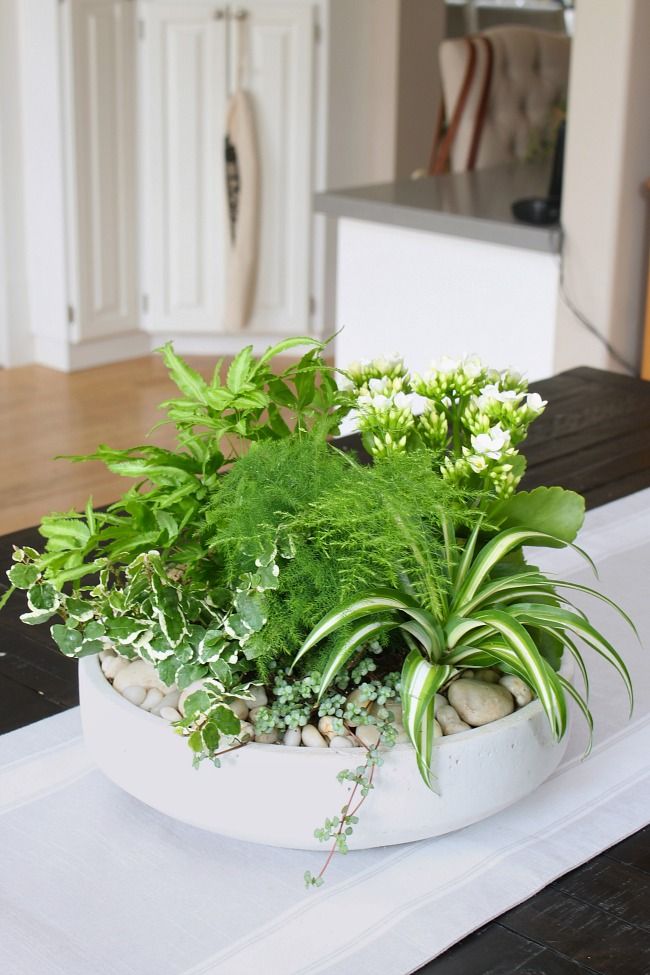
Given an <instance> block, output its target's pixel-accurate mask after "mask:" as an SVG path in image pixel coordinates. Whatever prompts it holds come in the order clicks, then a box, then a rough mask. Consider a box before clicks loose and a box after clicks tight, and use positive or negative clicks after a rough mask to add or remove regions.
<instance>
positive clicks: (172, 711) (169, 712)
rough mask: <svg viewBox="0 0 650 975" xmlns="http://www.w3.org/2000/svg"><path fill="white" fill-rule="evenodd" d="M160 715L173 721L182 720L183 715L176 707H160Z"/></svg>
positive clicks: (166, 719)
mask: <svg viewBox="0 0 650 975" xmlns="http://www.w3.org/2000/svg"><path fill="white" fill-rule="evenodd" d="M160 717H161V718H163V719H164V720H165V721H169V722H170V723H171V722H172V721H180V717H181V716H180V714H179V713H178V711H177V710H176V708H169V707H166V708H161V709H160Z"/></svg>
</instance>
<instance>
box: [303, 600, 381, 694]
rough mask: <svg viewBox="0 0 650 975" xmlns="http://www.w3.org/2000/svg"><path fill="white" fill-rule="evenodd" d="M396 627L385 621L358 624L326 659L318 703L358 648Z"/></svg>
mask: <svg viewBox="0 0 650 975" xmlns="http://www.w3.org/2000/svg"><path fill="white" fill-rule="evenodd" d="M396 625H397V624H396V623H395V622H392V621H390V620H386V619H383V620H371V621H370V622H368V623H366V622H363V623H359V624H358V625H357V626H356V627H355V628H354V629H353V630H352V632H351V633H349V634H348V635H347V636H346V638H345V639H344V640H343V641H342V642H341V643H340V644H339V646H337V647H336V649H335V650H333V651H332V653H331V654H330V656H329V657H328V659H327V663H326V664H325V668H324V670H323V675H322V677H321V681H320V687H319V689H318V701H320V700H321V698H322V697H323V694H324V693H325V691H326V690H327V688H328V687H329V686H330V684H331V683H332V681H333V680H334V678H335V677H336V675H337V674H338V673H340V671H341V670H342V669H343V667H345V665H346V663H347V662H348V660H349V659H350V657H352V655H353V654H354V653H355V652H356V651H357V650H358V649H359V647H362V646H363V645H364V644H366V643H370V642H371V641H372V640H375V639H376V638H377V637H378V636H379V635H380V634H381V633H385V632H386V631H387V630H390V629H393V628H394V627H395V626H396Z"/></svg>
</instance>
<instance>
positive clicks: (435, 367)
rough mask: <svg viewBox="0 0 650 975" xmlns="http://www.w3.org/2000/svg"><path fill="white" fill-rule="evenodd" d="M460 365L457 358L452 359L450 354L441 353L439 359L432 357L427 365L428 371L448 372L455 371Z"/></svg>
mask: <svg viewBox="0 0 650 975" xmlns="http://www.w3.org/2000/svg"><path fill="white" fill-rule="evenodd" d="M459 365H460V362H459V360H458V359H452V358H451V356H448V355H442V356H440V358H439V359H434V360H433V362H432V363H431V365H430V366H429V372H430V373H434V374H435V373H437V372H442V373H445V374H448V373H450V372H456V370H457V369H458V367H459Z"/></svg>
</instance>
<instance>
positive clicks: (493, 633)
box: [294, 525, 636, 786]
mask: <svg viewBox="0 0 650 975" xmlns="http://www.w3.org/2000/svg"><path fill="white" fill-rule="evenodd" d="M479 531H480V525H476V526H475V528H474V529H473V531H472V532H471V533H470V535H469V538H468V541H467V543H466V545H465V547H464V549H463V550H462V551H459V552H457V553H456V557H455V558H450V559H448V560H447V563H446V564H447V568H448V577H447V579H446V580H445V583H444V585H445V587H446V597H445V600H444V601H441V602H440V603H439V605H445V606H446V607H447V608H446V611H445V612H444V614H442V615H441V614H438V615H437V616H436V615H435V613H434V612H432V611H431V609H430V608H429V607H424V606H422V605H421V604H418V601H417V600H416V599H414V598H413V596H412V595H408V594H405V593H404V592H402V591H400V590H399V589H394V590H386V589H378V590H376V591H374V592H367V593H364V594H360V595H359V596H357V597H355V598H351V599H349V600H347V601H346V602H345V603H343V604H341V605H340V606H338V607H337V608H335V609H334V610H332V611H330V612H329V613H327V614H326V615H325V616H324V617H323V618H322V619H321V620H320V621H319V623H318V624H317V625H316V626H315V627H314V628H313V630H312V631H311V633H310V634H309V636H308V637H307V639H306V640H305V641H304V643H303V645H302V647H301V648H300V650H299V651H298V653H297V655H296V657H295V660H294V664H295V663H296V662H298V661H299V660H300V659H301V658H302V657H303V656H304V655H305V654H307V653H308V652H309V651H310V650H311V649H312V648H313V647H314V646H316V644H318V643H319V642H320V641H321V640H323V639H324V638H325V637H327V636H330V635H331V634H332V633H334V632H336V631H337V629H338V628H340V627H345V626H348V625H349V624H351V623H354V630H353V633H354V634H356V636H354V637H352V636H350V637H349V638H348V640H347V641H346V642H345V644H344V645H343V646H340V647H337V648H336V649H335V650H334V651H333V652H332V653H331V655H330V657H329V659H328V660H327V662H326V665H325V670H324V674H323V681H322V685H321V696H322V694H323V693H324V692H325V690H326V689H327V687H328V686H329V685H330V684H331V682H332V681H333V680H334V679H335V677H336V676H337V675H338V674H340V673H341V671H342V670H343V669H344V668H345V667H346V666H347V665H348V663H349V661H350V659H351V658H353V657H354V654H355V650H356V648H358V647H359V646H360V643H361V640H360V639H358V637H359V636H360V634H361V633H362V632H363V630H364V629H367V630H368V631H369V630H370V628H371V627H372V626H373V623H374V624H375V626H376V627H377V628H378V630H379V628H381V630H382V632H386V631H387V630H388V629H393V630H394V631H396V632H401V633H402V635H403V637H404V641H405V644H406V646H407V648H409V652H408V653H407V656H406V658H405V660H404V664H403V667H402V675H401V697H402V705H403V708H404V726H405V728H406V731H407V732H408V735H409V738H410V740H411V742H412V744H413V746H414V748H415V751H416V756H417V762H418V767H419V769H420V772H421V775H422V778H423V779H424V781H425V782H426V784H427V785H428V786H431V785H432V773H431V761H432V752H433V728H434V724H433V722H434V718H435V694H436V692H437V691H438V690H439V689H440V688H441V687H443V686H444V685H445V684H447V683H448V682H449V681H450V680H451V679H453V677H455V676H456V674H457V673H458V669H459V668H484V667H491V666H496V667H498V668H500V669H501V670H503V671H505V672H507V673H512V674H515V675H517V676H518V677H520V678H521V679H522V680H524V681H525V682H526V683H527V684H528V685H529V686H530V687H531V688H532V689H533V690H534V692H535V693H536V695H537V697H538V699H539V701H540V704H541V706H542V707H543V709H544V712H545V714H546V717H547V719H548V722H549V725H550V728H551V730H552V732H553V735H554V737H555V738H556V739H557V740H559V739H560V738H561V737H562V736H563V735H564V734H565V732H566V728H567V695H568V696H569V697H570V698H572V699H573V700H574V701H575V702H576V704H577V706H578V708H579V709H580V711H581V712H582V714H583V715H584V717H585V719H586V722H587V725H588V728H589V747H590V744H591V733H592V729H593V718H592V715H591V712H590V710H589V706H588V703H587V701H586V700H585V698H584V697H583V696H582V694H580V692H579V691H578V690H577V689H576V688H575V687H574V686H573V685H572V684H570V683H569V682H568V681H567V680H566V679H565V678H564V677H563V676H562V675H561V674H559V673H557V672H556V671H555V669H554V668H553V666H552V665H551V663H550V662H549V660H547V659H546V657H545V656H544V654H543V652H542V651H541V650H540V647H539V646H538V641H537V640H536V639H535V636H534V634H538V633H545V634H547V635H548V636H550V637H552V638H553V640H554V641H557V643H558V644H559V645H560V646H561V647H563V648H566V650H567V651H568V652H569V653H570V654H571V655H572V656H573V657H574V659H575V660H576V662H577V665H578V668H579V670H580V672H581V674H582V675H583V678H584V681H585V693H587V694H588V679H587V668H586V666H585V663H584V660H583V657H582V654H581V653H580V651H579V650H578V648H577V646H576V644H575V642H574V638H575V637H579V638H580V639H581V640H582V641H583V642H584V643H585V644H586V645H587V646H589V647H590V648H592V649H593V650H594V651H596V653H598V654H600V655H601V656H602V657H603V658H604V659H605V660H607V662H608V663H609V664H611V666H612V667H613V668H614V669H615V670H616V671H617V672H618V674H619V675H620V677H621V678H622V680H623V682H624V684H625V687H626V689H627V692H628V695H629V698H630V705H632V702H633V697H632V683H631V680H630V675H629V673H628V670H627V667H626V665H625V663H624V661H623V659H622V658H621V656H620V654H619V653H618V652H617V651H616V650H615V648H614V647H613V646H612V644H611V643H610V642H609V641H608V640H607V639H606V638H605V637H604V636H603V634H602V633H600V632H599V631H598V630H597V629H596V628H595V627H594V626H593V625H592V624H591V623H590V622H589V621H588V619H587V618H586V617H585V616H584V615H582V614H580V613H579V612H578V611H576V610H574V609H573V608H572V607H571V606H570V605H569V604H568V601H567V599H566V598H564V597H563V596H562V595H560V593H559V592H558V590H562V589H569V590H572V589H577V590H578V591H580V592H583V593H586V594H588V595H591V596H593V597H594V598H596V599H600V600H602V601H603V602H604V603H606V604H607V605H608V606H610V607H611V608H613V609H615V610H616V611H618V612H619V613H620V615H621V616H622V617H623V619H624V620H625V621H626V622H627V623H628V624H629V625H630V626H631V627H632V629H634V626H633V624H632V622H631V620H630V619H629V617H628V616H627V615H626V614H625V613H624V612H623V610H621V609H620V608H619V607H618V606H617V605H616V604H615V603H614V602H612V600H611V599H608V598H607V597H606V596H603V595H601V594H600V593H599V592H597V591H596V590H594V589H591V588H589V587H588V586H582V585H578V584H577V583H571V582H562V581H556V580H552V579H550V578H548V577H547V576H545V575H544V574H543V573H541V572H539V571H538V570H537V569H533V568H529V567H527V566H525V564H524V563H522V565H523V568H522V569H521V570H519V571H516V570H514V571H513V568H512V565H511V564H510V563H508V561H507V560H508V557H509V556H510V554H511V553H512V552H514V551H515V550H518V549H520V548H521V546H522V545H535V544H537V545H557V544H565V542H563V541H562V540H560V539H557V538H555V537H554V536H551V535H549V534H548V533H546V532H541V531H528V530H524V529H518V528H508V529H506V530H504V531H501V532H499V533H498V534H497V535H495V536H494V537H493V538H491V539H490V540H489V541H488V542H487V543H486V544H484V545H483V546H482V547H481V548H478V546H477V539H478V535H479ZM573 547H575V546H573ZM499 570H502V571H501V572H500V571H499ZM635 632H636V631H635Z"/></svg>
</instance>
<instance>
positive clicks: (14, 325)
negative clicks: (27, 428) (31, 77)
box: [0, 0, 33, 366]
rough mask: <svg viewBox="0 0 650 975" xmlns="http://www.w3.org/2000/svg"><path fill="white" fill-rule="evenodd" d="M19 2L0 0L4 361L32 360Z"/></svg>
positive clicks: (0, 335) (0, 326)
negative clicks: (26, 246) (20, 82)
mask: <svg viewBox="0 0 650 975" xmlns="http://www.w3.org/2000/svg"><path fill="white" fill-rule="evenodd" d="M20 45H21V23H20V17H19V0H0V365H3V366H19V365H23V364H24V363H26V362H30V361H31V359H32V353H33V349H32V337H31V334H30V330H29V306H28V302H27V285H26V263H25V228H24V212H23V203H24V184H23V173H24V163H23V159H24V155H23V144H22V123H21V106H22V94H21V89H20V85H19V83H18V79H19V75H18V71H19V49H20Z"/></svg>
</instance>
